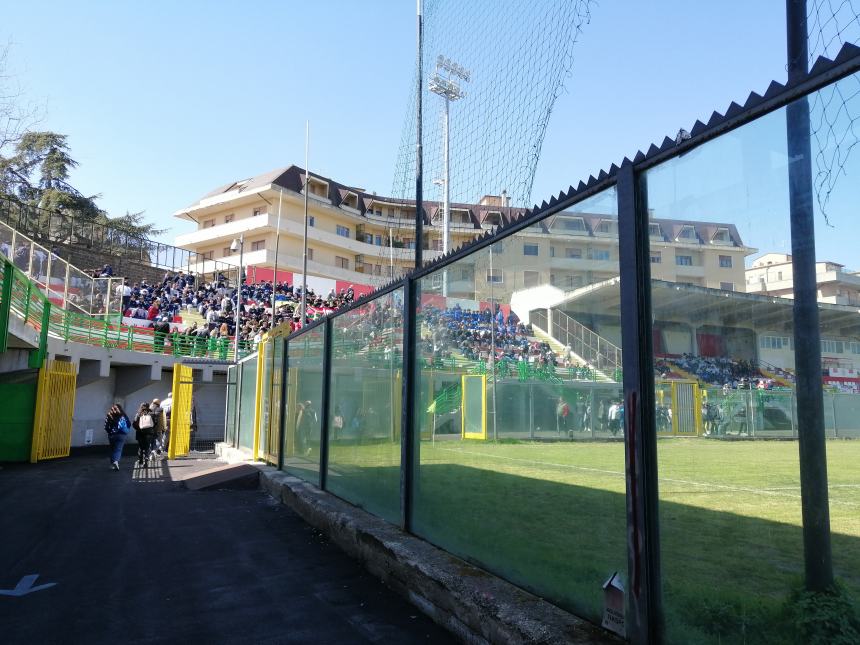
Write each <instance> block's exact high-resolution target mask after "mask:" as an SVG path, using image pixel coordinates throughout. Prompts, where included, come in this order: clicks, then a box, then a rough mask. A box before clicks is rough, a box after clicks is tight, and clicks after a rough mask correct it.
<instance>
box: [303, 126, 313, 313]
mask: <svg viewBox="0 0 860 645" xmlns="http://www.w3.org/2000/svg"><path fill="white" fill-rule="evenodd" d="M310 132H311V122H310V121H305V233H304V237H303V238H302V239H303V241H302V306H301V317H302V318H301V325H302V327H304V326H305V322H306V320H307V318H306V315H307V307H308V191H309V190H310V189H311V185H310V174H309V173H308V142H309V141H310V136H311V135H310Z"/></svg>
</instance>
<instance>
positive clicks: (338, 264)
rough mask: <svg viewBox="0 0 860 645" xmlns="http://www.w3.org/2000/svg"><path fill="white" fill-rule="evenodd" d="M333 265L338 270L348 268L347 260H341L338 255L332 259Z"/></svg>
mask: <svg viewBox="0 0 860 645" xmlns="http://www.w3.org/2000/svg"><path fill="white" fill-rule="evenodd" d="M334 265H335V266H336V267H337V268H338V269H348V268H349V260H348V259H346V258H342V257H340V256H339V255H336V256H335V258H334Z"/></svg>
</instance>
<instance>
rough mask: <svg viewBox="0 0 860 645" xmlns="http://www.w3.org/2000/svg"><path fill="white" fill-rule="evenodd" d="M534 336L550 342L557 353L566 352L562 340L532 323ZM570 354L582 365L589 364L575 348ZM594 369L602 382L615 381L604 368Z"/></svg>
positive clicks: (536, 338) (550, 345) (539, 339)
mask: <svg viewBox="0 0 860 645" xmlns="http://www.w3.org/2000/svg"><path fill="white" fill-rule="evenodd" d="M532 337H533V338H534V339H535V340H538V341H541V342H545V343H548V344H549V347H550V349H551V350H552V351H554V352H555V353H556V354H557V355H559V356H560V355H562V354H564V351H565V349H564V345H563V344H562V343H561V342H559V341H557V340H556V339H555V338H553V337H552V336H550V335H549V334H547V333H546V332H543V331H541V330H540V329H538V328H537V327H535V326H534V325H532ZM570 354H571V356H573V358H574V360H576V361H577V362H578V363H580V364H581V365H587V364H588V361H586V360H585V359H584V358H582V356H580V355H579V354H577V353H576V352H574V351H573V350H571V351H570ZM593 369H594V375H595V376H596V377H597V380H598V381H600V382H601V383H614V382H615V381H613V380H612V377H611V376H609V375H608V374H606V373H605V372H603V370H599V369H597V368H593Z"/></svg>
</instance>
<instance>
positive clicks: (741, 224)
mask: <svg viewBox="0 0 860 645" xmlns="http://www.w3.org/2000/svg"><path fill="white" fill-rule="evenodd" d="M854 82H855V84H856V81H854ZM815 120H816V115H815V112H814V111H813V122H814V121H815ZM825 122H826V119H825ZM792 132H793V134H792V133H790V132H789V131H788V123H787V110H786V109H782V110H778V111H776V112H774V113H771V114H769V115H767V116H764V117H762V118H760V119H758V120H756V121H754V122H752V123H750V124H748V125H746V126H744V127H742V128H740V129H738V130H735V131H732V132H729V133H727V134H724V135H722V136H721V137H719V138H717V139H715V140H713V141H711V142H708V143H706V144H704V145H703V146H701V147H699V148H697V149H695V150H693V151H691V152H688V153H686V154H685V155H683V156H682V157H679V158H676V159H673V160H670V161H668V162H666V163H663V164H661V165H659V166H657V167H655V168H653V169H651V170H649V171H647V173H646V174H645V176H644V178H643V182H644V188H645V189H646V192H647V196H648V210H649V215H650V247H651V269H652V283H651V301H652V307H653V316H654V318H653V324H654V351H655V354H656V356H655V359H656V360H655V366H654V367H655V376H656V379H657V383H658V391H657V419H658V424H657V426H658V433H659V435H660V437H659V440H658V455H659V489H660V523H661V526H660V528H661V536H660V539H661V548H662V566H663V589H664V608H665V612H666V625H667V634H668V636H669V638H668V640H669V641H670V642H673V643H689V642H696V643H726V642H773V643H781V642H786V643H787V642H795V637H796V633H795V631H794V629H793V627H792V624H791V621H789V620H785V619H784V611H785V607H786V603H787V602H788V600H789V598H790V597H791V594H792V593H793V592H794V591H795V590H797V589H799V588H800V586H801V585H802V581H803V575H804V560H803V534H802V514H801V477H800V465H799V450H798V443H797V437H798V435H800V434H802V433H804V432H809V431H811V429H810V428H804V427H803V426H802V425H801V424H800V423H799V421H798V414H797V400H796V393H795V387H796V373H795V358H796V355H795V349H796V348H795V345H796V342H795V341H796V338H795V331H794V317H793V295H794V291H793V270H794V266H793V263H792V254H791V222H790V216H789V213H790V203H791V202H790V195H791V190H792V188H791V185H790V183H789V169H790V167H791V165H792V164H809V163H810V159H809V158H808V157H804V156H803V155H796V156H791V155H789V152H788V145H787V141H788V138H789V137H790V136H797V135H796V130H793V131H792ZM815 145H817V144H815V143H814V144H813V153H812V154H813V158H815V157H816V155H820V154H821V151H820V150H819V151H816V148H815ZM825 154H826V152H825ZM845 179H846V182H845V184H844V186H845V188H846V189H847V188H848V187H849V186H850V187H851V188H850V190H851V192H852V193H853V196H852V197H851V198H850V202H851V206H850V207H849V208H848V209H847V210H843V211H842V213H843V214H847V213H849V212H850V213H851V215H850V219H851V220H853V219H854V212H855V211H856V202H857V195H856V192H857V189H856V186H857V182H856V181H851V179H850V178H848V177H846V178H845ZM795 194H797V193H795ZM820 197H821V195H819V198H820ZM842 199H845V198H844V197H843V198H842ZM834 205H835V204H834ZM845 223H846V220H843V227H842V230H841V232H840V231H836V233H835V234H832V232H831V231H830V230H829V229H828V224H827V222H826V221H825V219H824V218H823V217H820V216H819V217H817V221H816V229H817V232H818V231H822V232H823V233H824V234H825V235H824V238H825V239H826V238H830V239H831V242H833V244H831V245H828V246H826V247H823V248H826V249H827V255H826V256H824V257H820V258H819V260H829V261H832V262H837V261H838V259H839V258H842V260H843V262H845V261H846V260H850V258H852V257H853V255H854V253H853V247H849V246H848V244H850V242H849V241H848V240H849V239H850V238H851V234H852V233H853V232H854V231H855V230H856V225H855V224H853V223H852V224H851V226H850V227H846V226H844V224H845ZM837 237H838V238H839V239H838V240H837V239H835V238H837ZM819 242H821V240H819ZM841 270H842V265H841V264H840V265H839V267H836V266H835V265H832V264H828V263H826V262H825V263H822V262H819V271H818V274H819V275H820V286H819V299H820V301H821V304H820V317H821V334H822V339H823V340H822V350H823V352H824V355H825V357H826V358H825V365H824V367H825V370H826V368H827V366H828V365H834V366H836V364H837V362H838V363H839V366H840V367H842V368H845V370H846V373H847V371H850V370H851V369H852V368H853V360H852V359H851V358H850V354H849V353H848V351H847V349H848V348H850V346H851V345H850V343H851V342H854V341H857V340H860V337H858V336H857V332H858V324H857V321H858V313H857V308H856V306H855V307H854V309H853V310H852V309H850V307H847V306H844V305H842V304H837V303H836V300H838V298H839V297H840V296H839V294H838V292H837V291H836V290H835V287H834V291H833V293H832V297H833V299H832V300H831V298H830V296H831V294H830V293H829V291H828V290H829V286H830V283H831V282H832V280H831V279H830V278H831V277H833V276H826V275H825V274H826V273H827V272H828V271H831V272H832V273H833V274H836V273H838V272H839V271H841ZM848 280H857V278H856V277H854V276H853V275H852V276H851V277H849V278H848ZM858 282H860V281H858ZM844 298H845V300H846V304H847V298H848V296H844ZM858 302H860V300H858ZM843 350H846V351H843ZM837 354H840V356H839V357H838V359H839V361H836V360H832V359H830V358H827V357H833V358H836V355H837ZM842 361H844V362H842ZM858 367H860V365H858ZM838 369H839V368H837V370H838ZM835 373H840V374H841V373H842V372H838V371H837V372H835ZM835 373H834V374H835ZM816 378H817V377H816ZM826 379H827V372H826V371H825V380H826ZM837 380H838V379H837ZM858 382H860V381H858ZM825 397H826V400H825V424H826V427H827V436H829V437H836V428H837V427H838V426H839V423H840V421H839V419H840V418H844V416H845V414H843V413H842V410H851V409H853V408H854V403H853V401H848V402H846V401H841V400H838V399H837V398H836V397H835V396H832V395H830V394H825ZM843 406H844V407H843ZM828 408H829V409H828ZM845 430H846V432H850V430H849V428H847V427H846V428H845ZM846 446H847V449H846ZM853 447H854V446H853V444H848V443H846V442H837V441H833V440H828V441H827V449H828V456H829V463H830V469H831V470H830V482H831V491H832V493H831V495H832V499H831V519H832V527H833V540H834V560H835V562H836V563H837V573H840V572H841V576H840V577H841V578H842V581H843V582H844V583H845V584H846V586H847V587H848V588H850V589H851V591H852V592H853V594H854V595H855V596H857V592H858V591H860V585H858V582H860V578H858V571H860V561H858V559H857V554H858V546H857V542H858V538H860V531H858V521H857V518H858V517H860V513H858V508H860V506H858V503H857V501H858V500H857V493H856V490H857V489H856V482H857V469H856V468H857V467H856V465H855V464H856V463H857V456H858V455H857V454H852V449H853ZM852 471H853V472H852ZM817 476H819V477H821V476H823V473H821V472H819V473H818V475H817ZM846 484H847V486H846ZM852 486H854V488H852ZM839 563H841V568H840V564H839Z"/></svg>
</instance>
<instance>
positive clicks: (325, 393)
mask: <svg viewBox="0 0 860 645" xmlns="http://www.w3.org/2000/svg"><path fill="white" fill-rule="evenodd" d="M332 320H333V318H326V321H325V323H323V329H325V339H324V341H323V370H322V374H323V382H322V405H321V406H320V407H321V410H320V414H321V415H322V419H320V421H321V423H320V489H322V490H325V489H326V483H327V482H326V478H327V476H328V429H329V428H328V426H329V417H330V416H331V415H330V414H329V407H330V400H331V380H332V377H333V374H332V373H331V369H332V368H331V366H332V356H331V354H332V344H333V343H332V338H331V335H332V329H334V325H333V324H332Z"/></svg>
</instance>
